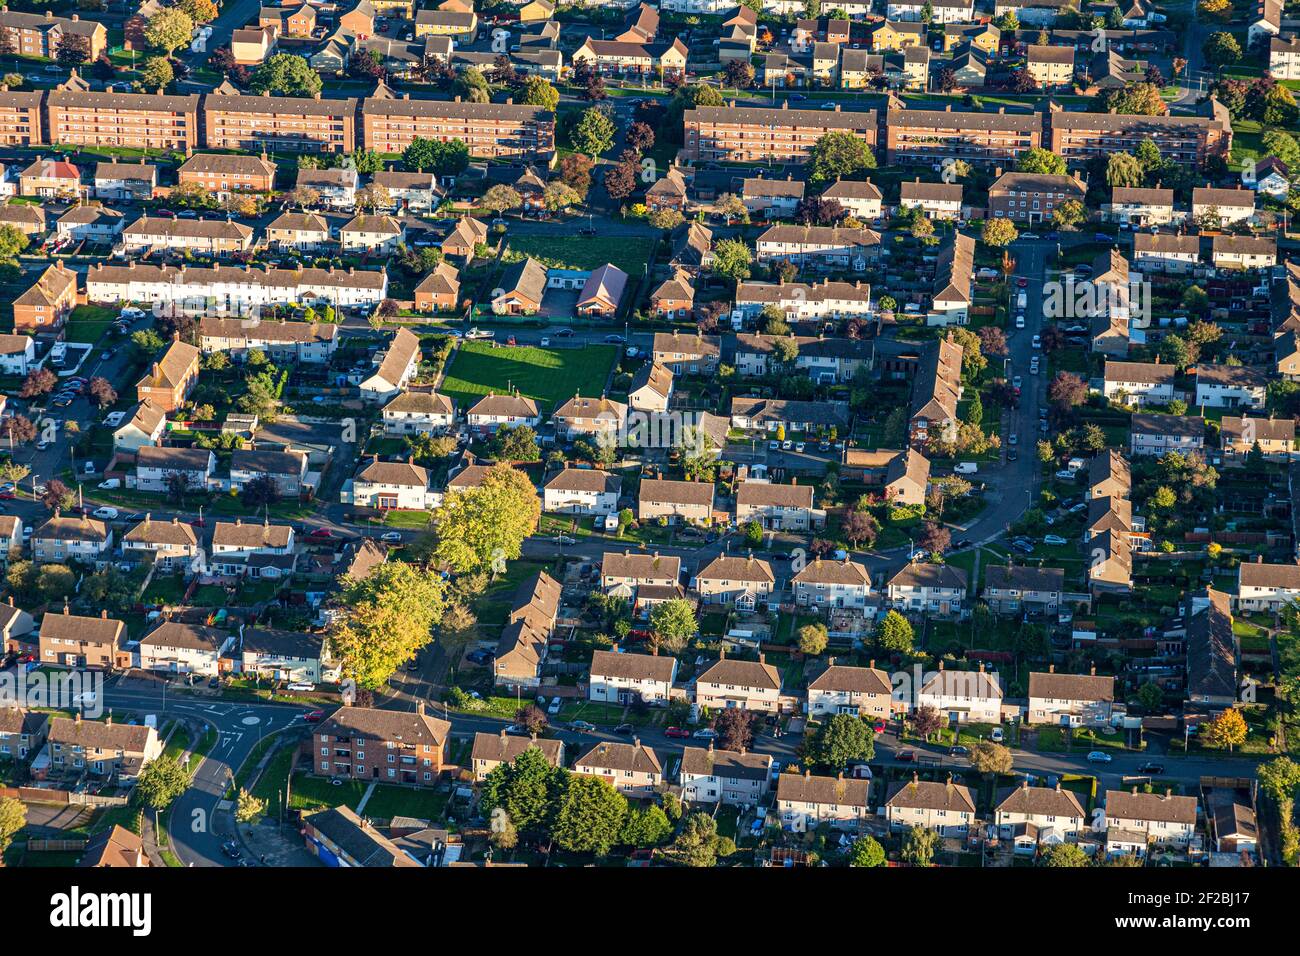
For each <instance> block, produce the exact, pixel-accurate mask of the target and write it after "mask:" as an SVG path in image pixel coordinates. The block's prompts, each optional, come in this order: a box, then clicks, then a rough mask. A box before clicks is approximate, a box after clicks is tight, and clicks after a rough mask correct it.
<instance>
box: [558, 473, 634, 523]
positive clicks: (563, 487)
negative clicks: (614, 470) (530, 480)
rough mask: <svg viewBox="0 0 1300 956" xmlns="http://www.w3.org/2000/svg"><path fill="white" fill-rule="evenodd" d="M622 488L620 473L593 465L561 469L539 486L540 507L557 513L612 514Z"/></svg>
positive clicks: (614, 512) (615, 509)
mask: <svg viewBox="0 0 1300 956" xmlns="http://www.w3.org/2000/svg"><path fill="white" fill-rule="evenodd" d="M622 487H623V478H622V476H621V475H614V474H611V473H609V472H607V471H600V470H599V469H595V468H565V469H564V470H562V471H560V472H557V473H556V475H555V476H554V477H553V478H551V480H550V481H548V482H547V483H546V484H545V485H544V486H543V488H542V510H543V511H546V512H549V513H558V514H579V515H612V514H616V513H617V512H618V496H619V493H620V492H621V490H622Z"/></svg>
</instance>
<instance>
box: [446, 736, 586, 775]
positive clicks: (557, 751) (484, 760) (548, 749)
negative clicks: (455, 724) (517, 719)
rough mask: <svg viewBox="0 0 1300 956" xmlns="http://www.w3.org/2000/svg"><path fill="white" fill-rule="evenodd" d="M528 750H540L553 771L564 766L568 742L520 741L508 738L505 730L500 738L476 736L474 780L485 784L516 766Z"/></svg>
mask: <svg viewBox="0 0 1300 956" xmlns="http://www.w3.org/2000/svg"><path fill="white" fill-rule="evenodd" d="M526 750H537V751H538V752H540V753H541V755H542V757H543V758H544V759H545V760H546V762H547V763H548V764H549V765H550V766H552V767H562V766H564V741H563V740H549V739H545V738H541V737H537V736H535V735H534V736H531V737H520V736H518V735H515V734H508V733H506V732H505V729H504V728H503V729H502V730H501V732H500V733H498V734H485V733H483V732H482V731H479V732H478V733H476V734H474V746H473V747H472V748H471V750H470V755H469V762H470V768H471V769H472V770H473V771H474V779H475V780H476V781H477V782H479V783H482V782H483V781H484V780H486V779H487V775H488V774H490V773H491V772H492V771H493V770H495V769H496V768H497V767H499V766H501V765H502V764H507V763H514V762H515V759H516V758H517V757H518V756H519V755H520V754H522V753H523V752H524V751H526Z"/></svg>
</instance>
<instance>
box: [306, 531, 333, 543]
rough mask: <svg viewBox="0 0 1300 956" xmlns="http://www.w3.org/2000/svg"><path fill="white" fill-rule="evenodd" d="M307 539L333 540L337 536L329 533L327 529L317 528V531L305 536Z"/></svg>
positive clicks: (331, 532)
mask: <svg viewBox="0 0 1300 956" xmlns="http://www.w3.org/2000/svg"><path fill="white" fill-rule="evenodd" d="M307 537H309V538H317V539H320V540H328V539H329V538H335V537H338V536H337V535H336V534H335V533H334V532H333V531H331V530H330V529H329V528H317V529H316V530H315V531H313V532H312V533H311V534H309V535H307Z"/></svg>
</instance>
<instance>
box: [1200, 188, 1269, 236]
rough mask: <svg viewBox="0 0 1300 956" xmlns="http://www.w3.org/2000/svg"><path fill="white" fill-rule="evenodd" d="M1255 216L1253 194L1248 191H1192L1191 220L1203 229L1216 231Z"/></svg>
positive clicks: (1203, 189)
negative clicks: (1201, 225)
mask: <svg viewBox="0 0 1300 956" xmlns="http://www.w3.org/2000/svg"><path fill="white" fill-rule="evenodd" d="M1254 216H1255V194H1254V192H1252V191H1251V190H1249V189H1240V188H1236V189H1219V188H1216V187H1213V186H1196V187H1194V188H1193V189H1192V220H1193V221H1194V222H1196V223H1198V224H1203V225H1204V227H1205V228H1209V229H1218V228H1222V227H1224V226H1231V225H1233V224H1235V223H1239V222H1248V221H1249V220H1250V219H1252V218H1254Z"/></svg>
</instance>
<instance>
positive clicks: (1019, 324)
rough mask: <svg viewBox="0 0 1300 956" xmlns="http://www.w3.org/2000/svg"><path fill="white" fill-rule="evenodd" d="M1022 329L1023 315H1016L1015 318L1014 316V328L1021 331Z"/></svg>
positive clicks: (1023, 324)
mask: <svg viewBox="0 0 1300 956" xmlns="http://www.w3.org/2000/svg"><path fill="white" fill-rule="evenodd" d="M1024 327H1025V317H1024V316H1023V315H1017V316H1016V328H1018V329H1023V328H1024Z"/></svg>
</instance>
